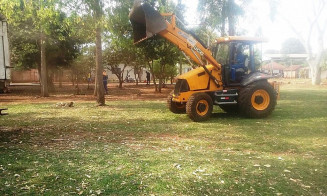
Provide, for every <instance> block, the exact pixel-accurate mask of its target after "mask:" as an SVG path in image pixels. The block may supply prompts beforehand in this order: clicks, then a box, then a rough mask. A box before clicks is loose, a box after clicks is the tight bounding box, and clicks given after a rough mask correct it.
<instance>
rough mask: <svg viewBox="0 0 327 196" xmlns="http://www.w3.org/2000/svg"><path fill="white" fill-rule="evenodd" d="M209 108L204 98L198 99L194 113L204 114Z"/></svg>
mask: <svg viewBox="0 0 327 196" xmlns="http://www.w3.org/2000/svg"><path fill="white" fill-rule="evenodd" d="M208 110H209V103H208V102H207V101H206V100H200V101H199V102H198V103H197V104H196V113H198V115H200V116H204V115H206V114H207V113H208Z"/></svg>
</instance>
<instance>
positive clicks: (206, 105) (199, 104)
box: [186, 93, 213, 122]
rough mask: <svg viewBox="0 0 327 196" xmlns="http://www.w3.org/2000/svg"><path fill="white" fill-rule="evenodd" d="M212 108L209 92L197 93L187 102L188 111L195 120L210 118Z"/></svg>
mask: <svg viewBox="0 0 327 196" xmlns="http://www.w3.org/2000/svg"><path fill="white" fill-rule="evenodd" d="M212 109H213V102H212V98H211V97H210V96H209V95H208V94H207V93H195V94H193V95H191V97H190V98H189V99H188V101H187V103H186V113H187V114H188V116H189V117H190V118H191V119H192V120H193V121H195V122H200V121H205V120H208V119H209V118H210V116H211V114H212Z"/></svg>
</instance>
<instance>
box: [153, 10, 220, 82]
mask: <svg viewBox="0 0 327 196" xmlns="http://www.w3.org/2000/svg"><path fill="white" fill-rule="evenodd" d="M161 15H162V16H166V17H171V23H169V22H168V21H167V20H166V24H167V28H166V29H164V30H163V31H161V32H159V33H158V34H159V35H160V36H162V37H164V38H165V39H167V40H168V41H170V42H171V43H173V44H175V45H176V46H177V47H178V48H179V49H180V50H181V51H183V52H184V53H185V54H186V55H188V56H189V57H190V58H191V59H192V60H193V61H194V62H195V63H196V64H198V65H199V66H201V67H203V68H204V69H205V71H206V72H207V73H208V74H209V77H210V78H211V79H212V80H213V81H214V83H215V84H216V85H217V86H220V85H222V84H221V81H218V79H217V78H216V77H214V76H213V75H212V74H211V73H210V71H209V70H207V68H206V66H205V65H206V61H207V62H208V63H210V64H212V65H213V66H215V67H216V68H217V69H218V70H220V69H221V65H220V64H219V63H218V62H217V61H216V60H215V59H214V58H213V56H212V55H211V51H210V50H209V49H207V48H205V47H204V46H203V45H202V44H201V43H200V42H199V41H197V40H196V39H195V38H194V37H193V36H191V35H190V34H188V33H186V32H185V31H183V30H181V29H179V28H178V27H176V18H175V15H174V14H167V13H165V14H161Z"/></svg>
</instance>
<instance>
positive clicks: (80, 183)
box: [0, 80, 327, 195]
mask: <svg viewBox="0 0 327 196" xmlns="http://www.w3.org/2000/svg"><path fill="white" fill-rule="evenodd" d="M281 82H282V85H281V95H280V99H279V100H278V105H277V106H276V109H275V111H274V112H273V114H272V115H271V116H269V117H268V118H265V119H247V118H243V117H241V116H237V115H230V114H226V113H224V112H222V111H221V110H220V109H219V108H215V109H214V114H213V116H212V118H210V120H208V121H206V122H202V123H195V122H192V121H191V120H190V119H189V118H188V117H187V115H185V114H181V115H177V114H173V113H171V112H169V111H168V109H167V108H166V105H165V101H166V97H167V95H168V93H169V92H170V91H171V90H172V88H173V86H168V88H166V89H164V90H163V93H161V94H159V93H155V92H154V90H153V86H152V85H151V86H146V85H144V84H141V85H139V86H135V85H132V84H128V85H126V86H125V87H124V88H123V89H118V88H117V85H116V84H110V86H109V95H106V104H107V105H106V106H104V107H97V106H96V103H95V98H94V97H93V96H92V90H87V89H86V85H82V87H81V89H82V90H81V94H80V95H75V94H74V88H73V87H72V86H70V85H68V84H67V85H64V88H62V89H59V88H57V89H56V90H57V91H56V93H53V94H52V95H51V96H50V97H49V98H42V97H39V96H38V95H39V86H21V85H16V86H13V87H12V92H11V93H9V94H0V108H8V111H7V112H8V113H9V115H6V116H0V184H1V186H0V195H21V194H24V195H25V194H26V195H36V194H41V195H327V186H326V182H327V81H326V80H325V81H323V84H322V85H320V86H311V85H310V81H309V80H283V81H281ZM71 101H72V102H74V107H62V106H61V104H58V103H60V102H63V103H66V102H71Z"/></svg>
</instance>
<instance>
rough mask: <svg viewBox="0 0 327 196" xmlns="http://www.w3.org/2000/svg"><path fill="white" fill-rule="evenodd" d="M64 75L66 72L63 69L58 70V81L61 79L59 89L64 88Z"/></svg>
mask: <svg viewBox="0 0 327 196" xmlns="http://www.w3.org/2000/svg"><path fill="white" fill-rule="evenodd" d="M63 75H64V72H63V70H62V69H59V70H58V79H59V88H62V77H63Z"/></svg>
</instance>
